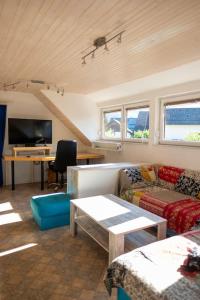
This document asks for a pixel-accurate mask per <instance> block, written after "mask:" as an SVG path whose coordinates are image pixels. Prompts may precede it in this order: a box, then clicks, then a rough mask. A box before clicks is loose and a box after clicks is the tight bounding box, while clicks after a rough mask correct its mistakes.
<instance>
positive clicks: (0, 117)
mask: <svg viewBox="0 0 200 300" xmlns="http://www.w3.org/2000/svg"><path fill="white" fill-rule="evenodd" d="M6 109H7V107H6V105H0V186H2V185H3V169H2V153H3V145H4V138H5V127H6Z"/></svg>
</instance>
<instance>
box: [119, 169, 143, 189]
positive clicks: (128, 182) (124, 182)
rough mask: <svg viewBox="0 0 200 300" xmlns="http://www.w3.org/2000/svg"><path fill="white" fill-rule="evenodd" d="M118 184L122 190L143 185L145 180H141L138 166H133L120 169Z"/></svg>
mask: <svg viewBox="0 0 200 300" xmlns="http://www.w3.org/2000/svg"><path fill="white" fill-rule="evenodd" d="M119 184H120V192H123V191H125V190H127V189H129V188H138V187H142V186H145V182H144V181H143V180H142V176H141V172H140V170H139V168H133V167H130V168H126V169H122V170H120V174H119Z"/></svg>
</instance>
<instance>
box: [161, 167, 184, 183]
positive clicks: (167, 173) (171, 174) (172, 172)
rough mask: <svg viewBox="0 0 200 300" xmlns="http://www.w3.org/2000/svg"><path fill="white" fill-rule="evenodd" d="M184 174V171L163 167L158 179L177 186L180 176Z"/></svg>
mask: <svg viewBox="0 0 200 300" xmlns="http://www.w3.org/2000/svg"><path fill="white" fill-rule="evenodd" d="M183 172H184V169H180V168H176V167H171V166H161V167H159V169H158V177H159V178H160V179H162V180H165V181H167V182H170V183H173V184H176V182H177V180H178V178H179V177H180V175H181V174H182V173H183Z"/></svg>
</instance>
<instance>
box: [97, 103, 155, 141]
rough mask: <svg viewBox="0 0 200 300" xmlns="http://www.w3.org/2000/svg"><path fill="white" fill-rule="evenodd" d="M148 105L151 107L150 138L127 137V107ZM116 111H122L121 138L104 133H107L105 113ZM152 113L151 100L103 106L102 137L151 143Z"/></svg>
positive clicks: (135, 107)
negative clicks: (107, 135)
mask: <svg viewBox="0 0 200 300" xmlns="http://www.w3.org/2000/svg"><path fill="white" fill-rule="evenodd" d="M143 107H148V108H149V138H148V139H144V138H142V139H138V138H137V139H134V138H127V137H126V124H127V120H126V119H127V118H126V110H127V109H131V108H133V109H137V108H143ZM114 111H121V115H122V118H121V138H110V137H106V136H105V135H104V133H105V127H104V113H106V112H108V113H109V112H114ZM150 114H151V103H150V101H138V102H134V103H129V104H124V105H116V106H115V105H113V106H109V107H102V108H101V122H100V126H101V139H102V140H106V141H122V142H130V143H145V144H147V143H149V140H150V135H151V129H150Z"/></svg>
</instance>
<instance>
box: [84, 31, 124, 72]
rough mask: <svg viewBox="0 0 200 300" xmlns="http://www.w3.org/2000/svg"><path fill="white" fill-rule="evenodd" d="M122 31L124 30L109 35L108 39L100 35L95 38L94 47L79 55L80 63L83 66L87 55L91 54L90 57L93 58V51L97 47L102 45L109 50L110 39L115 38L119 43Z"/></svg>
mask: <svg viewBox="0 0 200 300" xmlns="http://www.w3.org/2000/svg"><path fill="white" fill-rule="evenodd" d="M123 33H124V31H121V32H119V33H118V34H116V35H114V36H113V37H111V38H110V39H108V40H107V39H106V37H105V36H101V37H99V38H97V39H95V40H94V42H93V47H95V48H94V49H93V50H91V51H89V52H88V53H87V54H85V55H84V56H82V57H81V60H82V63H81V64H82V65H83V66H84V65H86V58H87V57H89V56H91V58H92V59H93V58H95V52H96V51H97V49H99V48H101V47H102V46H104V50H105V51H109V48H108V44H109V43H110V42H111V41H112V40H114V39H117V43H118V44H120V43H121V42H122V34H123Z"/></svg>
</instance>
